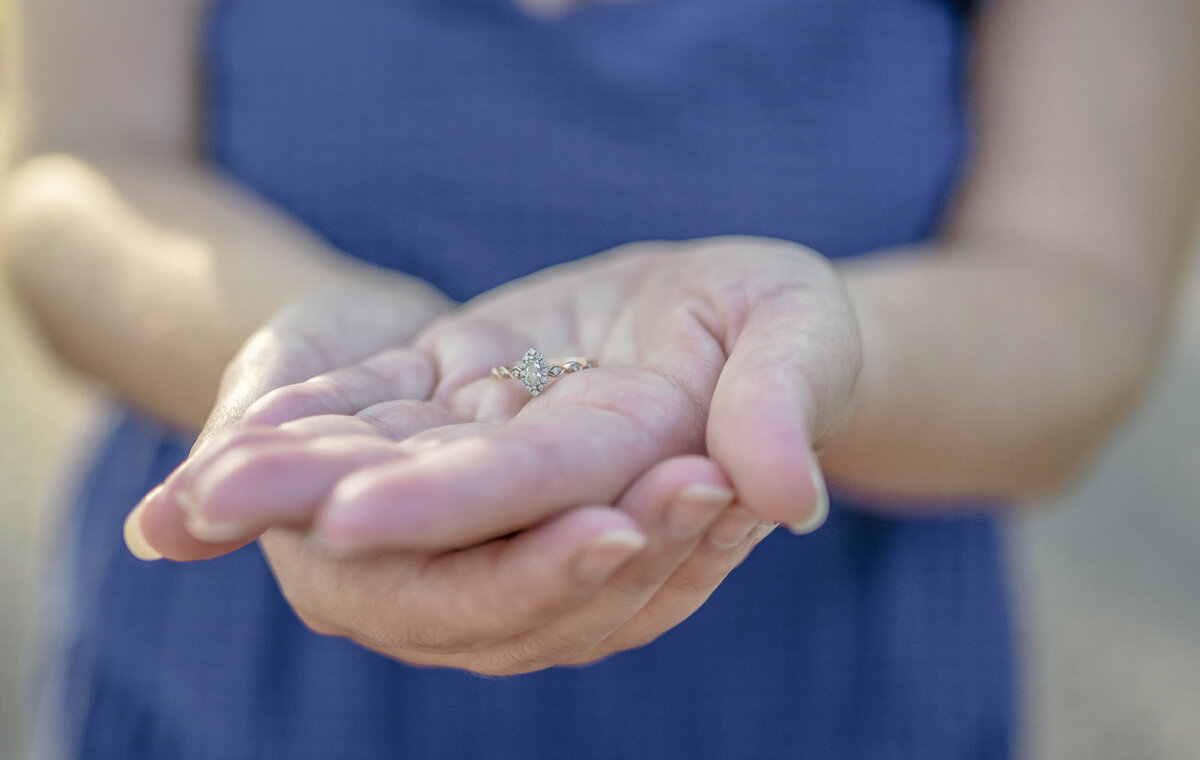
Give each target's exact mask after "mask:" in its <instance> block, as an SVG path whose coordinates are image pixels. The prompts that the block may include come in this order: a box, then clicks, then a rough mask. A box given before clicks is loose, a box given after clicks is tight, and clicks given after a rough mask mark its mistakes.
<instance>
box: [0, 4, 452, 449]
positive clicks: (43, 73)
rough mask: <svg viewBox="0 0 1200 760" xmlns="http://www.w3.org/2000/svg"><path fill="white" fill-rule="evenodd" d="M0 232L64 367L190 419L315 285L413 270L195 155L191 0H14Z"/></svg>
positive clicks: (423, 306) (402, 281)
mask: <svg viewBox="0 0 1200 760" xmlns="http://www.w3.org/2000/svg"><path fill="white" fill-rule="evenodd" d="M13 5H15V7H14V8H12V11H13V17H12V18H11V19H10V28H9V39H8V40H7V41H6V43H7V44H6V45H5V50H6V52H7V54H8V56H9V60H8V61H6V65H5V67H4V71H5V75H6V82H5V95H6V99H7V102H6V110H7V112H8V114H9V116H8V118H9V123H8V124H7V125H6V130H5V144H4V148H5V152H4V157H5V158H6V161H7V165H8V169H9V171H8V178H7V182H6V187H5V191H4V194H3V198H2V200H0V248H2V250H3V255H4V262H5V264H6V265H7V266H8V267H9V269H10V271H11V274H12V276H13V277H12V279H13V281H14V282H15V283H16V287H17V289H18V292H19V293H20V295H21V296H22V297H23V298H24V300H25V301H26V302H27V304H28V305H29V308H30V310H31V311H32V312H33V313H34V315H35V316H36V318H37V320H38V322H39V325H40V326H41V328H42V329H43V331H44V332H45V334H46V336H47V338H48V339H49V341H50V342H51V344H52V345H53V346H54V347H55V349H56V350H57V351H58V352H59V354H60V355H61V356H62V358H63V359H64V360H65V361H66V362H67V363H69V364H70V365H71V366H73V367H75V368H76V369H78V370H81V371H83V372H85V373H88V374H90V375H93V376H95V377H97V378H99V379H100V380H102V381H103V382H105V383H106V384H108V385H109V386H111V387H112V388H114V389H115V390H116V391H117V392H119V393H120V394H122V395H123V396H125V397H126V398H128V399H130V400H131V401H132V402H134V403H135V404H138V405H139V406H142V407H143V408H145V409H148V410H149V411H151V412H154V413H156V414H158V415H159V416H161V417H163V418H164V419H167V420H169V421H171V422H174V423H176V424H178V425H182V426H185V427H191V428H198V427H199V426H200V424H201V423H202V422H203V420H204V418H205V415H206V414H207V412H208V410H209V409H210V407H211V406H212V402H213V398H214V396H215V392H216V387H217V382H218V379H219V377H220V374H221V369H222V367H223V366H224V365H225V363H226V362H227V361H228V360H229V358H230V357H231V356H232V355H233V354H234V352H235V350H236V349H237V347H238V346H239V345H240V344H241V343H242V342H243V341H244V340H245V338H246V337H247V336H248V335H249V334H250V333H251V332H252V331H253V330H254V328H256V327H257V326H259V325H260V324H262V323H263V322H264V321H265V320H266V318H267V317H268V316H269V315H270V314H271V313H273V312H274V311H275V310H276V309H278V308H279V307H280V306H281V305H283V304H284V303H286V302H288V301H290V300H292V299H294V298H296V297H298V296H300V295H301V294H304V293H307V292H311V291H313V290H315V289H318V288H330V287H338V286H365V287H372V288H374V287H378V288H391V289H397V288H398V289H399V291H398V292H397V297H398V298H406V299H411V302H412V304H413V310H414V313H416V312H418V311H421V310H432V309H436V308H438V306H439V305H440V300H441V299H440V296H439V295H438V294H437V293H436V292H434V291H433V289H432V288H429V287H427V286H425V285H423V284H421V283H418V282H416V281H414V280H411V279H408V278H403V277H401V276H400V275H397V274H394V273H390V272H387V271H385V270H380V269H377V268H374V267H370V266H368V265H366V264H362V263H359V262H355V261H353V260H351V259H349V258H348V257H345V256H344V255H342V254H340V253H339V252H337V251H335V250H333V249H331V248H330V247H329V246H328V245H327V244H325V243H324V242H323V241H321V240H319V239H317V238H316V237H315V236H313V235H311V234H310V233H308V232H307V231H305V230H304V229H302V228H301V227H300V226H299V225H297V224H296V223H294V222H293V221H291V220H290V219H289V218H287V217H286V216H285V215H283V214H281V213H280V212H278V211H277V210H275V209H273V208H271V207H270V206H269V205H268V204H266V203H264V202H263V201H261V200H259V199H257V198H255V197H253V196H251V195H250V194H249V193H247V192H245V191H243V190H241V189H239V188H238V187H236V186H235V185H234V184H232V183H231V182H229V181H228V180H226V179H224V178H222V177H221V176H219V175H218V174H217V173H215V172H213V171H212V170H210V169H209V168H207V167H206V166H205V165H204V163H203V160H202V159H201V158H200V156H199V151H198V149H197V147H196V146H197V144H198V139H197V138H198V136H197V134H196V125H197V124H198V123H199V120H198V118H197V103H198V101H199V98H198V93H197V92H196V90H197V84H198V82H199V74H198V70H197V51H196V44H197V43H196V41H197V40H198V39H199V38H200V34H199V24H200V23H201V20H202V13H203V10H204V6H205V3H204V2H202V1H201V0H115V1H114V2H109V3H100V4H98V3H93V2H87V1H86V0H38V2H36V3H35V2H17V3H14V4H13Z"/></svg>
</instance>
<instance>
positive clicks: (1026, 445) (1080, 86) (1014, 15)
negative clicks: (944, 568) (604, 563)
mask: <svg viewBox="0 0 1200 760" xmlns="http://www.w3.org/2000/svg"><path fill="white" fill-rule="evenodd" d="M976 31H977V34H976V39H977V43H978V44H977V45H976V48H975V51H974V61H973V67H972V77H971V83H972V96H973V97H972V102H973V104H974V106H975V112H974V119H973V123H974V126H975V130H976V133H975V140H974V151H973V155H972V156H971V163H970V166H969V167H968V172H967V175H966V181H965V182H964V184H963V187H962V188H960V190H959V193H958V196H957V198H956V199H955V202H954V206H953V208H952V209H951V211H950V213H949V215H948V217H947V222H946V225H945V230H944V232H943V234H942V236H941V238H940V240H939V242H937V243H935V244H931V245H930V246H929V247H928V248H925V249H923V250H918V251H914V252H912V254H911V255H906V256H892V255H889V254H883V255H880V256H875V257H868V258H866V259H863V260H862V261H860V262H856V263H854V264H851V265H848V266H847V267H845V270H844V271H845V276H846V281H847V284H848V287H849V289H850V292H851V297H852V298H853V300H854V302H855V306H856V308H857V310H858V311H859V314H860V320H861V322H862V331H863V338H864V340H865V346H864V351H865V355H864V366H863V373H862V377H861V379H860V383H859V387H858V390H857V395H858V404H857V412H856V414H855V416H854V419H853V422H852V423H851V426H850V428H849V430H848V431H847V432H846V434H845V435H844V436H843V437H842V438H841V439H840V440H839V441H838V442H837V443H836V444H835V445H834V446H833V448H832V449H831V450H830V451H828V452H827V453H826V455H825V456H824V458H823V461H824V462H825V466H826V468H827V469H828V470H829V473H830V475H831V478H832V479H833V480H835V481H840V482H843V483H845V484H847V485H848V486H850V487H851V488H859V489H862V490H865V491H869V492H872V493H876V494H880V495H901V496H944V497H951V498H961V497H964V496H984V497H1001V498H1017V499H1020V498H1022V497H1026V496H1029V495H1031V494H1037V493H1041V492H1044V491H1045V490H1047V489H1048V488H1052V487H1054V486H1057V485H1061V484H1063V483H1064V482H1065V481H1066V480H1068V479H1069V477H1070V476H1071V475H1072V474H1074V473H1075V472H1076V471H1077V470H1079V468H1080V467H1081V466H1082V465H1083V464H1084V463H1085V462H1086V459H1087V455H1088V453H1089V452H1091V451H1092V450H1093V449H1094V448H1095V447H1096V446H1097V445H1098V444H1099V443H1100V442H1101V441H1102V440H1103V435H1104V433H1105V432H1106V431H1108V430H1110V429H1111V428H1112V427H1113V425H1114V424H1115V423H1116V421H1117V420H1119V419H1120V416H1121V413H1122V412H1123V411H1125V410H1126V409H1127V408H1128V407H1129V406H1130V404H1131V403H1132V402H1133V401H1134V400H1135V399H1136V397H1137V395H1138V392H1139V390H1140V389H1141V388H1142V386H1143V385H1144V383H1145V380H1146V378H1147V377H1148V375H1149V374H1150V372H1151V371H1152V370H1153V367H1154V363H1155V358H1156V355H1157V349H1158V347H1159V345H1160V343H1161V342H1162V338H1163V332H1164V325H1165V324H1166V322H1167V318H1168V315H1169V313H1170V303H1171V300H1172V298H1171V295H1172V289H1173V286H1174V281H1175V279H1176V275H1177V272H1178V269H1179V262H1180V261H1181V260H1182V256H1183V254H1184V251H1185V250H1186V247H1187V244H1188V239H1189V237H1190V234H1191V232H1192V230H1193V229H1194V227H1193V220H1194V212H1195V203H1196V188H1197V183H1198V180H1200V141H1197V140H1196V135H1197V134H1200V98H1198V97H1197V90H1196V75H1197V73H1198V72H1200V45H1197V36H1198V35H1200V5H1197V4H1196V3H1195V2H1191V0H1152V2H1145V3H1136V4H1131V3H1123V2H1120V0H1093V1H1092V2H1081V0H1004V1H1003V2H995V3H989V4H987V5H986V6H984V8H983V11H982V14H981V19H980V21H979V23H978V27H977V30H976ZM882 503H886V499H884V500H882Z"/></svg>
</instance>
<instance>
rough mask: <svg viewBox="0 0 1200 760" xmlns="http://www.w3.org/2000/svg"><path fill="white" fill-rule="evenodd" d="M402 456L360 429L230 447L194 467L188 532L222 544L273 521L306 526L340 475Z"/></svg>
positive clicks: (393, 445) (391, 447)
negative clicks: (330, 434) (349, 432)
mask: <svg viewBox="0 0 1200 760" xmlns="http://www.w3.org/2000/svg"><path fill="white" fill-rule="evenodd" d="M403 456H404V454H403V453H401V452H398V451H397V449H396V446H395V444H393V443H392V442H390V441H387V440H384V439H382V438H378V437H370V436H363V435H343V436H322V437H319V438H308V437H301V436H295V435H291V436H288V437H287V438H286V439H283V440H280V441H277V442H270V443H263V442H256V443H253V444H248V445H243V446H238V447H234V448H231V449H228V450H226V451H225V452H223V453H222V454H221V456H219V457H215V458H212V459H210V460H208V461H206V462H205V463H204V465H203V466H202V467H198V468H197V469H196V471H195V472H194V473H193V474H192V477H191V484H190V488H189V489H188V491H187V492H186V493H187V499H188V501H185V502H184V504H185V507H186V506H187V505H188V503H189V501H190V508H188V509H186V510H185V511H186V512H187V519H186V527H187V531H188V532H189V533H191V534H192V535H193V536H195V537H196V538H198V539H201V540H204V541H209V542H214V543H217V542H220V541H223V540H228V539H229V538H231V537H241V536H257V535H258V534H260V533H261V532H262V531H263V530H265V529H266V528H267V527H269V526H274V525H281V526H289V527H293V528H301V527H305V526H307V524H308V522H309V521H310V519H311V518H312V516H313V515H314V514H315V511H316V508H317V506H318V505H319V504H320V503H321V502H322V501H323V500H324V498H325V495H326V494H327V493H328V492H329V491H330V490H331V489H332V488H333V486H334V485H335V484H336V483H337V482H338V480H339V479H341V478H342V477H345V476H346V475H347V474H349V473H351V472H353V471H354V470H356V469H359V468H362V467H368V466H371V465H374V464H377V463H378V462H381V461H385V460H394V459H396V458H397V457H403ZM182 497H183V494H182V493H180V494H179V495H178V496H177V497H176V498H182Z"/></svg>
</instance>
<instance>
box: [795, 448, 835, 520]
mask: <svg viewBox="0 0 1200 760" xmlns="http://www.w3.org/2000/svg"><path fill="white" fill-rule="evenodd" d="M809 471H810V474H811V475H812V482H813V489H814V490H815V491H816V492H817V503H816V504H814V505H813V513H812V514H811V515H809V517H808V519H807V520H801V521H800V522H794V523H792V524H790V525H788V530H790V531H791V532H792V533H795V534H796V535H797V536H802V535H804V534H805V533H812V532H813V531H814V530H816V529H817V528H819V527H821V526H822V525H823V524H824V523H825V518H826V517H828V516H829V489H828V488H826V487H825V476H824V475H822V474H821V465H820V464H818V462H817V457H816V455H813V457H812V458H811V459H810V460H809Z"/></svg>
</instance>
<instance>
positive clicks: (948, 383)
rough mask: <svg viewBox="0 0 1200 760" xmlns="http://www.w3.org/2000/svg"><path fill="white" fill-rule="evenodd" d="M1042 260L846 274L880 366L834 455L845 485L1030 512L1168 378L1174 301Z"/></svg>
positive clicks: (937, 258) (900, 263)
mask: <svg viewBox="0 0 1200 760" xmlns="http://www.w3.org/2000/svg"><path fill="white" fill-rule="evenodd" d="M1013 245H1018V243H1016V242H1014V243H1013ZM1029 253H1030V255H1028V256H1025V255H1020V256H1013V255H993V252H992V251H989V250H983V249H982V248H979V249H975V250H972V247H971V246H970V244H966V243H946V244H945V245H944V246H943V247H941V248H938V247H933V246H931V247H930V248H927V249H922V250H914V251H911V252H904V253H900V254H895V255H892V254H884V255H880V256H878V257H874V258H869V259H866V260H863V261H861V262H856V263H853V264H850V265H849V266H846V267H845V268H844V274H845V279H846V283H847V287H848V289H849V290H850V293H851V297H852V299H853V301H854V303H855V306H856V309H857V311H858V313H859V319H860V325H861V329H862V333H863V341H864V363H863V370H862V374H861V376H860V378H859V383H858V387H857V390H856V411H855V414H854V416H853V418H852V422H851V424H850V426H849V428H848V429H847V431H846V432H845V434H844V435H842V436H841V437H840V438H839V439H838V440H837V441H836V443H835V444H834V445H833V446H832V447H831V448H830V449H829V450H828V451H827V452H825V454H824V455H823V457H822V462H823V465H824V467H825V468H826V470H827V473H828V475H829V476H830V478H831V480H832V481H834V482H835V483H841V484H843V485H845V486H847V487H849V488H850V489H858V490H862V491H865V492H867V493H870V494H875V495H880V496H893V497H894V496H900V497H924V498H927V497H934V498H938V497H944V498H962V497H988V498H996V497H999V498H1004V499H1021V498H1024V497H1028V496H1030V495H1034V494H1039V493H1042V492H1045V491H1046V490H1048V489H1052V488H1055V487H1057V486H1060V485H1062V484H1063V483H1064V482H1066V481H1067V480H1068V479H1069V478H1070V477H1071V476H1072V475H1074V474H1075V473H1076V472H1077V471H1078V470H1079V469H1080V467H1081V466H1082V465H1083V464H1084V463H1085V462H1086V461H1087V458H1088V456H1089V454H1090V453H1091V452H1092V451H1093V450H1094V449H1095V447H1096V446H1097V445H1098V444H1099V443H1100V442H1101V441H1102V440H1103V438H1104V434H1105V433H1106V432H1107V431H1109V430H1110V429H1111V428H1112V427H1113V425H1114V424H1115V423H1116V422H1117V421H1119V419H1120V418H1121V415H1122V413H1123V412H1125V411H1126V410H1127V409H1128V408H1129V407H1130V405H1131V404H1132V403H1133V402H1134V401H1135V400H1136V398H1137V396H1138V394H1139V392H1140V390H1141V389H1142V387H1143V385H1144V384H1145V381H1146V379H1147V377H1148V376H1149V374H1150V372H1151V370H1152V369H1153V366H1154V362H1155V357H1156V355H1157V349H1158V347H1159V345H1160V344H1161V340H1162V336H1163V332H1164V324H1165V317H1166V315H1167V313H1168V311H1169V306H1168V303H1167V301H1169V299H1167V298H1163V299H1154V298H1152V297H1150V296H1148V295H1147V292H1146V291H1145V290H1143V289H1139V288H1137V287H1132V286H1130V284H1129V283H1126V282H1122V281H1121V280H1120V279H1118V278H1116V277H1109V276H1107V275H1106V274H1102V273H1101V271H1099V270H1098V269H1096V268H1091V269H1089V268H1084V267H1075V266H1070V265H1065V264H1063V263H1062V259H1063V257H1057V256H1055V255H1053V252H1049V251H1048V252H1047V255H1046V256H1045V261H1042V262H1039V261H1038V258H1037V253H1038V252H1037V251H1030V252H1029ZM886 502H887V499H886V498H885V499H882V500H881V503H886ZM903 502H904V499H903V498H902V499H901V500H900V502H899V503H903Z"/></svg>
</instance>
